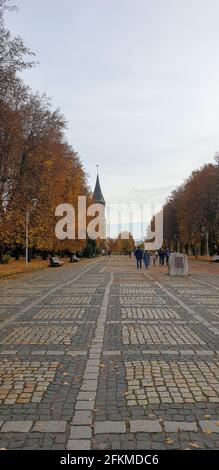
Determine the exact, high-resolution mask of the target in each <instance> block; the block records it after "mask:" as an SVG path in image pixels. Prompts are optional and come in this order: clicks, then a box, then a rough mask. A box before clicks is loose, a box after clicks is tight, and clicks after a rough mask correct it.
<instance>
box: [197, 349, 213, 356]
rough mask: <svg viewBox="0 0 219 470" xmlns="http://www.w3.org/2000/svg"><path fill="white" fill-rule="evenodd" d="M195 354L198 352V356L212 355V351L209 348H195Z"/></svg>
mask: <svg viewBox="0 0 219 470" xmlns="http://www.w3.org/2000/svg"><path fill="white" fill-rule="evenodd" d="M195 354H198V355H199V356H213V355H214V351H211V350H210V349H196V350H195Z"/></svg>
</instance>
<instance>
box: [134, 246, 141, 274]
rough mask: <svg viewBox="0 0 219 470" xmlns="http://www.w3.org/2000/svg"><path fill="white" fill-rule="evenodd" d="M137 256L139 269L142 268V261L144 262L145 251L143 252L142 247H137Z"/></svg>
mask: <svg viewBox="0 0 219 470" xmlns="http://www.w3.org/2000/svg"><path fill="white" fill-rule="evenodd" d="M135 257H136V261H137V269H139V268H140V269H141V262H142V257H143V253H142V250H141V248H139V246H138V248H137V250H135Z"/></svg>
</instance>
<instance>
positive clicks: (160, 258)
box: [158, 248, 165, 266]
mask: <svg viewBox="0 0 219 470" xmlns="http://www.w3.org/2000/svg"><path fill="white" fill-rule="evenodd" d="M158 256H159V264H160V265H162V266H163V265H164V256H165V253H164V250H163V248H160V250H158Z"/></svg>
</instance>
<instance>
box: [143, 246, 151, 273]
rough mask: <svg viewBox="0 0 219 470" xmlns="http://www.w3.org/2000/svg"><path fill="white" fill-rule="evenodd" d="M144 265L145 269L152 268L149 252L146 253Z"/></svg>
mask: <svg viewBox="0 0 219 470" xmlns="http://www.w3.org/2000/svg"><path fill="white" fill-rule="evenodd" d="M144 264H145V267H146V268H147V269H148V266H150V254H149V253H148V251H147V250H145V252H144Z"/></svg>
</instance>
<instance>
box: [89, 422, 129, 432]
mask: <svg viewBox="0 0 219 470" xmlns="http://www.w3.org/2000/svg"><path fill="white" fill-rule="evenodd" d="M125 432H126V426H125V421H100V422H96V423H95V424H94V433H95V434H122V433H125Z"/></svg>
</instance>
